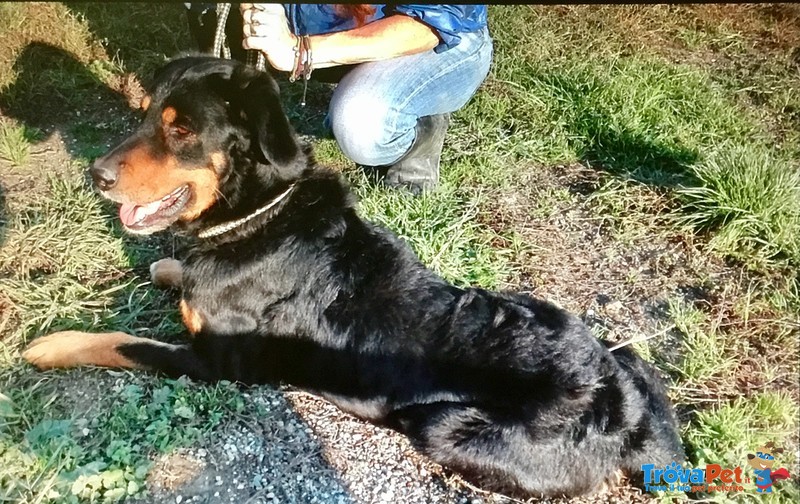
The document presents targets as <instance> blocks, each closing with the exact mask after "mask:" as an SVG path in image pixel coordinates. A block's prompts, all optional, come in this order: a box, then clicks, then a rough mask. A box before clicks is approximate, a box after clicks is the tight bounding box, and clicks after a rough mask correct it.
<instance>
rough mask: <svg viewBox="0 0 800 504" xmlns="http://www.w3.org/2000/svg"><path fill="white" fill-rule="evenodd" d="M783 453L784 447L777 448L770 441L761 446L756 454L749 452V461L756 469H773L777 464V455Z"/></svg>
mask: <svg viewBox="0 0 800 504" xmlns="http://www.w3.org/2000/svg"><path fill="white" fill-rule="evenodd" d="M780 453H783V448H775V444H774V443H773V442H772V441H770V442H768V443H767V444H766V445H764V446H762V447H761V448H759V449H758V450H757V451H756V453H755V454H752V453H748V454H747V463H748V464H749V465H750V467H752V468H753V469H756V470H764V469H772V466H773V465H775V455H777V454H780Z"/></svg>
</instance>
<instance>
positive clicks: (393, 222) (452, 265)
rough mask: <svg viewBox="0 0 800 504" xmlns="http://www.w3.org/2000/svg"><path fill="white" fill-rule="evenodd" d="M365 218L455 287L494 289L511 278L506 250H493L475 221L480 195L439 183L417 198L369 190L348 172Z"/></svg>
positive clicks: (489, 235) (487, 234) (488, 234)
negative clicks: (393, 235) (395, 237)
mask: <svg viewBox="0 0 800 504" xmlns="http://www.w3.org/2000/svg"><path fill="white" fill-rule="evenodd" d="M351 176H353V177H354V178H355V182H356V184H355V188H356V192H357V194H358V196H359V199H360V203H359V205H360V206H359V209H360V212H361V214H362V215H364V216H365V217H366V218H368V219H371V220H374V221H375V222H378V223H380V224H382V225H384V226H386V227H387V228H389V229H391V230H392V231H394V232H395V233H396V234H397V235H398V236H399V237H400V238H401V239H403V240H405V241H406V242H408V244H409V245H410V246H411V247H412V248H413V249H414V251H415V252H416V253H417V255H418V256H419V257H420V259H421V260H422V262H423V263H424V264H426V265H427V266H428V267H430V268H432V269H433V270H434V271H436V272H438V273H439V274H440V275H442V276H443V277H444V278H445V279H447V280H449V281H451V282H454V283H456V284H458V285H462V286H467V285H479V286H481V287H484V288H496V287H497V286H498V285H499V284H500V283H501V282H502V281H503V280H505V279H506V277H507V276H508V275H509V274H510V264H509V262H508V260H507V259H508V258H507V255H508V251H504V250H498V249H496V248H493V247H492V246H491V240H492V237H493V234H492V233H491V231H489V230H487V229H484V228H482V227H481V226H480V225H479V224H478V223H477V222H476V218H477V216H478V213H479V211H480V204H481V200H480V195H479V194H474V193H470V192H465V191H459V190H458V189H456V188H454V187H453V186H451V185H449V184H447V185H442V186H441V187H440V188H439V190H437V191H434V192H432V193H430V194H426V195H423V196H421V197H414V196H411V195H410V194H409V193H406V192H404V191H396V190H391V189H384V188H379V187H375V186H372V185H370V184H368V183H366V177H365V176H364V175H363V174H360V173H355V174H352V175H351Z"/></svg>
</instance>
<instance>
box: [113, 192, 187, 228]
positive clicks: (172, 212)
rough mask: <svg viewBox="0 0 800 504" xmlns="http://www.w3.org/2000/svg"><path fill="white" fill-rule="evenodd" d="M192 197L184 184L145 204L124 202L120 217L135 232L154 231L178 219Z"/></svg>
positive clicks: (126, 226) (120, 209)
mask: <svg viewBox="0 0 800 504" xmlns="http://www.w3.org/2000/svg"><path fill="white" fill-rule="evenodd" d="M190 197H191V191H190V190H189V186H188V185H182V186H180V187H178V188H177V189H175V190H174V191H172V192H171V193H169V194H167V195H166V196H164V197H163V198H161V199H159V200H156V201H151V202H150V203H146V204H144V205H136V204H133V203H123V204H122V206H120V207H119V219H120V220H121V221H122V224H123V225H124V226H125V228H127V229H128V230H129V231H131V232H133V233H138V234H149V233H154V232H156V231H159V230H162V229H165V228H166V227H168V226H169V225H170V224H172V223H173V222H175V221H176V220H178V217H179V216H180V213H181V210H183V209H184V208H185V207H186V205H187V204H188V203H189V199H190Z"/></svg>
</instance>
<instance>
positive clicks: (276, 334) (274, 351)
mask: <svg viewBox="0 0 800 504" xmlns="http://www.w3.org/2000/svg"><path fill="white" fill-rule="evenodd" d="M143 108H145V109H146V110H147V112H146V115H145V118H144V120H143V122H142V123H141V125H140V126H139V128H138V129H137V130H136V131H135V132H134V133H133V134H132V135H131V136H130V137H129V138H127V139H126V140H124V141H123V142H122V143H121V144H120V145H119V146H117V147H116V148H115V149H113V150H112V151H111V152H110V153H108V154H107V155H106V156H104V157H103V158H101V159H99V160H98V161H97V162H96V163H95V164H94V166H93V167H92V168H91V175H92V177H93V179H94V181H95V184H96V186H97V188H98V189H99V190H100V192H101V193H102V195H103V196H105V197H106V198H109V199H110V200H112V201H115V202H117V203H119V204H120V205H121V207H120V219H121V220H122V223H123V225H124V227H125V228H126V229H127V230H128V231H130V232H133V233H138V234H149V233H153V232H156V231H161V230H163V229H166V228H168V227H170V228H172V229H173V230H174V231H176V232H178V233H182V234H184V235H187V236H189V237H192V238H193V239H194V245H193V248H192V250H191V252H190V254H189V255H188V257H187V258H186V259H185V263H184V266H183V270H182V271H180V269H177V270H174V271H172V273H173V279H172V282H173V283H175V284H179V283H182V288H183V298H182V301H181V311H182V314H183V319H184V322H185V324H186V327H187V329H188V332H189V342H188V343H187V344H185V345H172V344H166V343H162V342H159V341H155V340H150V339H145V338H139V337H134V336H130V335H127V334H124V333H109V334H88V333H79V332H72V331H68V332H60V333H56V334H51V335H49V336H46V337H43V338H40V339H38V340H36V341H34V342H33V343H32V344H31V346H30V347H29V348H28V349H26V351H25V353H24V357H25V359H27V360H28V361H30V362H31V363H33V364H34V365H36V366H37V367H39V368H43V369H44V368H57V367H70V366H76V365H98V366H121V367H126V368H139V369H147V370H153V371H161V372H164V373H167V374H168V375H172V376H178V375H188V376H189V377H192V378H195V379H198V380H217V379H228V380H235V381H240V382H244V383H279V382H285V383H289V384H293V385H295V386H299V387H303V388H305V389H307V390H309V391H312V392H315V393H318V394H320V395H322V396H324V397H325V398H327V399H329V400H330V401H332V402H333V403H334V404H336V405H337V406H339V407H340V408H341V409H343V410H345V411H348V412H351V413H353V414H355V415H357V416H359V417H361V418H364V419H367V420H370V421H373V422H376V423H379V424H382V425H387V426H390V427H392V428H395V429H397V430H399V431H400V432H402V433H404V434H405V435H407V436H409V437H410V438H411V440H412V441H413V442H414V443H415V445H416V446H417V447H418V448H419V449H420V450H421V451H422V452H424V453H425V454H427V455H429V456H430V457H431V458H433V459H434V460H435V461H437V462H439V463H441V464H443V465H445V466H447V467H450V468H452V469H454V470H457V471H459V472H461V473H462V474H463V475H464V476H466V477H467V478H468V479H471V480H472V481H474V482H476V483H477V484H479V485H482V486H483V487H484V488H486V489H491V490H497V491H501V492H506V493H512V494H517V495H520V494H522V495H578V494H583V493H587V492H591V491H593V490H595V489H597V488H598V487H599V486H600V485H601V484H602V483H603V482H604V480H606V479H608V478H610V477H611V476H612V475H613V474H615V473H616V472H617V471H619V470H623V471H628V472H631V473H637V472H640V470H641V464H643V463H653V464H656V465H657V466H664V465H667V464H668V463H670V462H672V461H673V460H677V461H681V460H683V451H682V448H681V445H680V442H679V439H678V436H677V434H676V420H675V416H674V413H673V411H672V409H671V407H670V405H669V402H668V399H667V397H666V394H665V390H664V387H663V386H662V385H661V384H660V382H659V380H658V378H657V377H656V375H655V373H654V372H653V370H652V369H651V368H650V367H649V366H648V365H647V364H646V363H645V362H643V361H642V360H641V359H639V358H638V357H637V356H636V355H634V354H633V353H632V352H631V351H629V350H628V349H627V348H623V349H620V350H618V351H616V352H614V353H611V352H609V350H608V348H607V346H606V345H605V344H604V343H602V342H600V341H598V340H597V339H596V338H594V337H593V336H592V335H591V334H590V332H589V331H588V330H587V328H586V327H585V326H584V325H583V324H582V323H581V322H580V321H579V320H578V319H577V318H575V317H573V316H571V315H569V314H568V313H566V312H565V311H563V310H561V309H559V308H557V307H555V306H553V305H551V304H548V303H546V302H544V301H540V300H537V299H533V298H531V297H528V296H524V295H518V294H500V293H495V292H489V291H486V290H482V289H477V288H475V289H462V288H457V287H454V286H452V285H449V284H448V283H446V282H445V281H444V280H442V279H441V278H440V277H439V276H437V275H436V274H435V273H433V272H431V271H430V270H428V269H426V268H425V267H424V266H423V265H422V264H421V263H420V262H419V260H418V259H417V258H416V257H415V255H414V254H413V253H412V251H411V250H410V249H409V247H408V246H407V245H406V244H404V243H403V242H402V241H401V240H400V239H398V238H397V237H395V236H394V235H392V234H391V233H390V232H389V231H387V230H385V229H383V228H381V227H379V226H376V225H374V224H371V223H369V222H365V221H364V220H362V219H361V218H360V217H359V216H358V214H357V213H356V209H355V206H354V199H353V197H352V196H351V194H350V192H349V190H348V188H347V187H346V185H345V184H344V183H343V182H342V180H341V178H340V176H339V175H337V174H336V173H334V172H332V171H329V170H327V169H324V168H321V167H319V166H317V165H315V163H314V161H313V159H312V157H311V154H310V151H309V149H308V148H305V147H301V145H300V144H299V143H298V140H297V138H296V136H295V134H294V132H293V130H292V128H291V126H290V125H289V123H288V121H287V118H286V116H285V115H284V112H283V110H282V107H281V104H280V102H279V96H278V88H277V85H276V84H275V82H274V81H273V80H272V78H271V77H270V76H269V75H267V74H266V73H261V72H257V71H255V70H253V69H251V68H248V67H245V66H243V65H241V64H238V63H234V62H231V61H226V60H218V59H213V58H208V57H183V58H180V59H176V60H173V61H172V62H170V63H168V64H167V65H166V66H165V67H164V68H162V69H161V70H160V71H159V72H158V73H157V74H156V77H155V84H154V86H153V87H152V88H151V91H150V95H149V97H148V98H147V99H146V100H145V103H144V104H143ZM169 265H170V263H163V262H160V263H156V264H155V265H154V280H156V281H158V280H163V279H164V274H165V271H166V274H167V277H169V273H170V272H169V270H165V269H164V268H165V266H169ZM172 265H173V266H174V264H172Z"/></svg>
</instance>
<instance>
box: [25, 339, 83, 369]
mask: <svg viewBox="0 0 800 504" xmlns="http://www.w3.org/2000/svg"><path fill="white" fill-rule="evenodd" d="M91 336H92V335H91V334H88V333H84V332H80V331H61V332H56V333H53V334H49V335H47V336H42V337H41V338H36V339H35V340H33V341H32V342H31V343H30V344H29V345H28V347H27V348H26V349H25V350H24V351H23V352H22V358H23V359H25V360H26V361H28V362H30V363H31V364H33V365H34V366H36V367H37V368H39V369H53V368H64V367H72V366H74V365H75V364H74V362H75V360H76V359H75V357H76V355H75V354H76V352H77V351H79V349H80V348H81V347H83V346H84V344H85V342H84V341H82V339H84V338H86V337H91Z"/></svg>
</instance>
